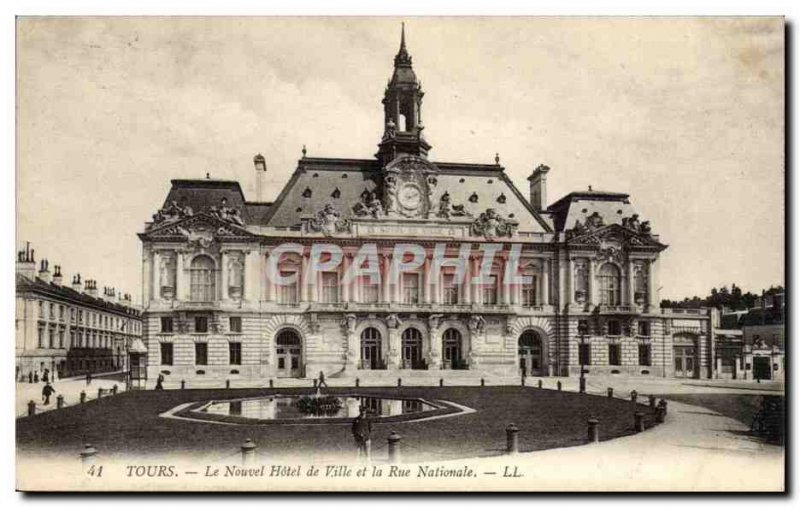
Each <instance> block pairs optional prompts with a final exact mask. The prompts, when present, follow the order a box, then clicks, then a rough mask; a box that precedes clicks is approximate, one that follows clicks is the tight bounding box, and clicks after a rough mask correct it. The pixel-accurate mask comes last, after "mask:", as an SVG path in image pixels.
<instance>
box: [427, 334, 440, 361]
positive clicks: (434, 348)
mask: <svg viewBox="0 0 800 507" xmlns="http://www.w3.org/2000/svg"><path fill="white" fill-rule="evenodd" d="M428 329H429V332H428V336H430V342H431V343H430V347H431V350H430V353H429V354H428V357H429V358H430V364H429V365H428V369H429V370H441V369H442V333H441V331H440V329H441V326H439V328H434V327H432V326H428Z"/></svg>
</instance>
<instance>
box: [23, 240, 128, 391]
mask: <svg viewBox="0 0 800 507" xmlns="http://www.w3.org/2000/svg"><path fill="white" fill-rule="evenodd" d="M16 287H17V292H16V306H17V308H16V378H17V380H19V381H23V382H27V381H28V380H30V379H31V378H33V376H34V375H36V377H38V378H42V376H43V373H44V371H45V370H48V371H49V372H50V376H52V375H53V374H55V375H56V377H57V378H64V377H70V376H75V375H85V374H86V373H93V374H94V373H102V372H109V371H121V370H123V371H124V370H127V368H128V347H129V346H130V344H131V342H132V340H133V339H134V338H137V337H140V336H141V332H142V321H141V311H140V310H139V309H137V308H135V307H133V305H132V304H131V298H130V295H128V294H125V295H123V294H119V295H117V294H116V290H115V289H112V288H108V287H106V288H104V290H103V295H102V296H101V295H99V294H98V289H97V282H96V281H95V280H85V281H83V282H82V281H81V277H80V275H79V274H78V275H75V276H74V277H73V279H72V283H71V284H70V285H65V284H64V283H63V275H62V273H61V266H53V271H51V270H50V265H49V262H48V261H47V259H42V260H41V261H40V262H39V269H38V271H37V265H36V260H35V258H34V251H33V250H32V249H31V248H30V245H26V247H25V249H24V250H21V251H19V252H18V253H17V262H16Z"/></svg>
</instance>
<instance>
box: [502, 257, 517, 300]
mask: <svg viewBox="0 0 800 507" xmlns="http://www.w3.org/2000/svg"><path fill="white" fill-rule="evenodd" d="M507 267H508V257H506V258H505V259H503V263H502V265H501V267H500V273H499V275H500V276H499V277H498V278H499V279H500V283H501V284H502V285H501V286H500V289H501V290H500V293H501V294H502V298H503V300H502V301H501V303H503V304H504V305H510V304H511V285H510V283H511V280H513V279H514V274H513V273H509V272H508V269H507ZM507 276H508V278H506V277H507Z"/></svg>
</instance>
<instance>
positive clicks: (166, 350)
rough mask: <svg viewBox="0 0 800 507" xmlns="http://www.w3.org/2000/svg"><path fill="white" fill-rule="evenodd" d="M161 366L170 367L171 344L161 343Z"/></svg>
mask: <svg viewBox="0 0 800 507" xmlns="http://www.w3.org/2000/svg"><path fill="white" fill-rule="evenodd" d="M161 364H164V365H168V366H169V365H172V344H171V343H162V344H161Z"/></svg>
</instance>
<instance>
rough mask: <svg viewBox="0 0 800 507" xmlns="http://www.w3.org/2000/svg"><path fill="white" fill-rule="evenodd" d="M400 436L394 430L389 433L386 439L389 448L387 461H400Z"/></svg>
mask: <svg viewBox="0 0 800 507" xmlns="http://www.w3.org/2000/svg"><path fill="white" fill-rule="evenodd" d="M402 438H403V437H401V436H400V435H398V434H397V433H395V432H394V431H393V432H391V433H389V437H388V438H387V439H386V442H387V443H388V449H389V463H400V440H401V439H402Z"/></svg>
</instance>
